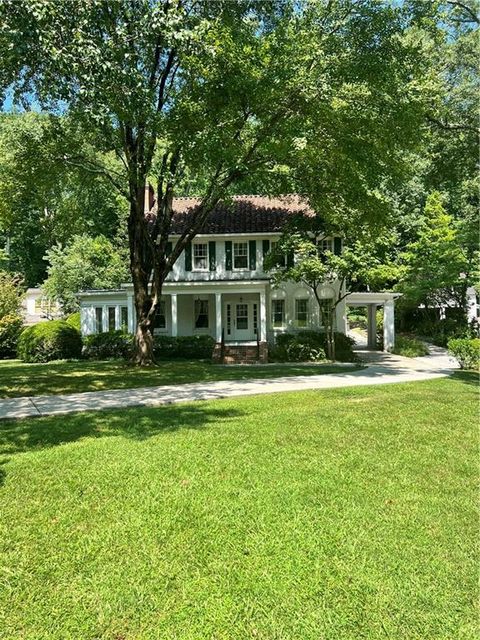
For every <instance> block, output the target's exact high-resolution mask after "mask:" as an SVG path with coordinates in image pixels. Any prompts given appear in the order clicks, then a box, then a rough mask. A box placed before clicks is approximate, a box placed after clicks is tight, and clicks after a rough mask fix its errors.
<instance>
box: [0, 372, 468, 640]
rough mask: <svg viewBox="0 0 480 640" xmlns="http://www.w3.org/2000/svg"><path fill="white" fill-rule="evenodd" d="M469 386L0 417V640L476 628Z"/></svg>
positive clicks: (389, 633)
mask: <svg viewBox="0 0 480 640" xmlns="http://www.w3.org/2000/svg"><path fill="white" fill-rule="evenodd" d="M186 366H187V365H186ZM188 366H191V365H188ZM185 375H186V376H188V372H186V373H185ZM92 376H93V371H92ZM32 384H34V382H32ZM130 385H131V382H129V384H128V386H130ZM476 391H477V389H476V378H475V376H474V375H472V376H470V375H469V374H466V373H458V374H455V376H454V377H452V378H444V379H439V380H434V381H428V382H420V383H408V384H397V385H386V386H377V387H368V388H361V387H357V388H348V389H337V390H331V391H328V392H316V391H309V392H302V393H287V394H279V395H275V396H257V397H249V398H241V399H235V400H218V401H213V402H199V403H195V404H183V405H176V406H169V407H162V408H158V409H146V408H142V409H130V410H123V411H115V412H102V413H100V412H98V413H95V412H92V413H86V414H77V415H71V416H66V417H60V418H59V417H56V418H41V419H33V420H22V421H11V422H2V423H0V456H1V458H0V460H1V461H2V464H1V466H0V469H1V471H0V474H1V475H0V477H1V479H2V481H3V486H1V487H0V548H1V562H0V566H1V577H0V598H1V604H0V638H5V639H8V640H14V639H15V640H20V639H22V640H31V639H35V640H47V639H48V640H70V639H71V640H74V639H75V640H78V639H80V638H81V639H82V640H94V639H95V640H96V639H100V638H101V639H108V640H159V639H164V638H165V639H168V640H170V639H172V640H173V639H179V640H203V639H205V640H207V639H209V640H210V639H212V638H215V639H222V640H237V639H238V640H245V639H248V638H252V639H255V640H258V639H261V640H274V639H276V640H294V639H295V640H297V639H301V640H320V639H322V640H347V639H348V640H354V639H355V640H357V639H360V638H365V639H368V640H376V639H382V640H384V639H385V638H390V639H396V640H414V639H415V640H417V639H420V638H421V639H424V638H425V639H430V638H432V639H433V638H445V639H447V638H463V639H470V638H472V639H473V638H475V637H478V636H477V631H478V630H477V628H476V622H475V621H476V619H477V618H476V616H475V611H474V607H475V605H474V603H475V601H476V599H477V598H476V596H477V577H478V576H477V567H478V539H479V530H478V529H479V527H478V512H477V497H478V496H477V487H478V484H477V482H478V457H477V455H478V434H477V393H476Z"/></svg>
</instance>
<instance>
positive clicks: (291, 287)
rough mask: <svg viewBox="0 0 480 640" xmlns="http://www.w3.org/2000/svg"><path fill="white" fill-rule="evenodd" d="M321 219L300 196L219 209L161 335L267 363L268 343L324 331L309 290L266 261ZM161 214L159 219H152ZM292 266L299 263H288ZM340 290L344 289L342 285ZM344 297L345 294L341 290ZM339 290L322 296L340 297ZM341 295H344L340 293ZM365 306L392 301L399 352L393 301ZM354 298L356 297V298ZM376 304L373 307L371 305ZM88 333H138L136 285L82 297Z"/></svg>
mask: <svg viewBox="0 0 480 640" xmlns="http://www.w3.org/2000/svg"><path fill="white" fill-rule="evenodd" d="M198 202H199V201H198V199H195V198H177V199H175V200H174V202H173V210H174V215H173V223H172V232H171V234H170V242H171V244H170V243H169V244H170V247H169V249H170V250H171V247H172V246H174V244H175V239H176V238H178V236H179V234H180V233H181V232H182V230H183V229H184V228H185V225H186V224H187V223H188V220H189V216H190V215H191V212H192V210H193V209H194V208H195V206H196V205H198ZM299 213H303V214H304V215H314V212H313V211H312V210H311V209H309V208H308V206H306V205H305V203H303V202H302V201H301V200H300V199H299V198H298V197H296V196H285V197H282V198H267V197H261V196H235V197H233V201H232V202H231V203H219V204H218V205H217V206H216V208H215V209H214V211H213V212H212V214H211V215H210V217H209V219H208V220H207V222H206V224H205V225H204V228H203V230H202V233H199V234H198V235H197V236H196V237H195V239H194V240H193V242H192V243H191V244H190V245H189V246H188V247H187V249H186V250H185V251H184V252H183V253H182V255H181V256H180V258H179V259H178V260H177V262H176V263H175V265H174V267H173V271H172V273H170V274H169V276H168V278H167V280H166V282H165V284H164V286H163V298H162V301H161V303H160V305H159V307H158V312H157V315H156V320H155V329H154V333H155V334H160V335H169V336H190V335H203V334H207V335H210V336H212V337H213V338H214V339H215V341H216V343H217V345H218V346H220V345H222V349H224V348H225V347H224V345H225V346H226V347H227V348H230V349H231V352H232V353H233V352H234V351H235V349H232V348H233V347H237V351H238V348H240V349H241V348H244V349H247V348H249V347H250V348H252V347H256V349H257V355H258V356H259V359H260V360H265V359H266V357H267V344H268V343H271V344H272V343H273V342H274V339H275V336H276V335H277V334H278V333H281V332H285V331H298V330H304V329H319V328H321V319H320V317H319V310H318V305H317V303H316V301H315V298H314V297H313V294H312V292H311V291H310V290H309V289H308V288H307V287H306V286H302V285H301V284H296V283H292V282H285V283H283V284H282V285H281V286H278V287H274V286H273V285H272V282H271V276H270V274H269V273H268V272H266V271H265V270H264V266H263V264H264V259H265V256H266V255H267V253H268V252H269V251H270V250H271V248H272V247H273V245H274V243H275V242H277V241H278V239H279V237H280V235H281V232H282V228H283V226H284V225H285V223H286V221H287V220H288V218H289V217H290V216H291V215H292V214H299ZM147 215H154V213H153V214H152V213H147ZM323 248H324V249H325V250H327V249H329V250H331V251H334V252H341V250H342V242H341V239H340V238H339V237H334V238H328V239H325V241H324V242H323ZM285 259H286V260H292V259H294V256H286V257H285ZM337 287H338V285H337ZM337 291H338V289H337ZM333 293H334V291H333V290H332V288H331V287H328V286H325V287H323V288H322V292H321V295H323V296H324V297H326V298H328V297H332V294H333ZM335 293H336V292H335ZM355 295H357V294H350V295H349V296H348V297H347V299H346V300H344V301H343V302H342V303H340V304H339V305H338V307H337V312H336V329H337V331H341V332H343V333H345V331H346V317H345V315H346V313H345V304H346V303H347V302H348V304H349V305H350V304H355V303H356V302H355ZM358 295H360V296H361V300H360V302H361V303H362V304H363V305H365V304H371V305H372V306H375V310H376V306H377V305H379V304H380V305H382V304H384V303H385V302H386V303H387V304H385V312H386V313H387V321H386V322H385V325H386V327H387V329H386V331H387V335H386V341H385V344H386V348H387V349H389V348H391V347H392V346H393V297H392V294H381V293H377V294H358ZM352 296H353V298H352ZM365 296H367V298H369V296H370V298H369V299H368V300H367V299H366V298H365ZM79 300H80V311H81V329H82V333H83V334H91V333H99V332H102V331H109V330H114V329H120V328H123V329H125V330H127V331H129V332H131V333H133V332H134V330H135V317H134V303H133V285H131V284H125V285H123V286H122V287H121V288H119V289H117V290H114V291H113V290H103V291H98V290H89V291H83V292H81V293H79Z"/></svg>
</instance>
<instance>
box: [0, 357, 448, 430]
mask: <svg viewBox="0 0 480 640" xmlns="http://www.w3.org/2000/svg"><path fill="white" fill-rule="evenodd" d="M431 351H432V353H431V355H430V356H427V357H423V358H402V357H401V356H395V355H392V354H388V353H382V352H378V351H367V350H359V351H358V352H357V353H358V355H359V356H360V357H361V359H362V360H363V361H364V362H365V363H366V364H367V367H366V368H365V369H362V370H356V371H352V372H351V373H349V372H346V373H336V374H329V375H319V376H292V377H283V378H282V377H280V378H270V379H268V380H247V381H246V380H237V381H235V380H228V381H219V382H205V383H197V382H196V383H192V384H184V385H179V386H161V387H144V388H140V389H128V390H125V389H113V390H111V391H89V392H86V393H72V394H69V395H57V396H36V397H32V398H25V397H24V398H9V399H6V400H0V420H2V419H7V418H27V417H36V416H47V415H57V414H58V415H60V414H66V413H75V412H79V411H93V410H98V409H119V408H122V407H135V406H158V405H162V404H172V403H177V402H188V401H192V400H214V399H218V398H225V397H229V398H231V397H235V396H246V395H256V394H264V393H280V392H285V391H304V390H306V389H319V390H320V389H335V388H339V387H357V386H365V385H372V384H392V383H395V382H414V381H418V380H430V379H432V378H441V377H444V376H447V375H449V374H450V373H451V372H452V370H454V369H456V368H457V367H458V365H457V364H456V362H454V361H453V360H452V359H451V358H449V357H448V355H447V354H446V352H445V350H443V349H440V348H438V347H432V349H431ZM266 366H268V365H266Z"/></svg>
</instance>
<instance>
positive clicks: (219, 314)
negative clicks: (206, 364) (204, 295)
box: [215, 293, 222, 343]
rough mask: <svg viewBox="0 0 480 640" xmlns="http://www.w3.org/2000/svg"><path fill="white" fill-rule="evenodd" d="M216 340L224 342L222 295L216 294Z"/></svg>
mask: <svg viewBox="0 0 480 640" xmlns="http://www.w3.org/2000/svg"><path fill="white" fill-rule="evenodd" d="M215 340H216V342H217V343H219V342H221V341H222V294H221V293H216V294H215Z"/></svg>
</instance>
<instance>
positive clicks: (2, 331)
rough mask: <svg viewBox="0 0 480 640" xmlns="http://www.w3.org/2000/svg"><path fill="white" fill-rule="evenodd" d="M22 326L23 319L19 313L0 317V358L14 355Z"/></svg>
mask: <svg viewBox="0 0 480 640" xmlns="http://www.w3.org/2000/svg"><path fill="white" fill-rule="evenodd" d="M22 327H23V319H22V317H21V316H19V315H16V314H13V313H10V314H7V315H6V316H3V318H0V359H4V358H14V357H15V355H16V353H17V344H18V338H19V337H20V333H21V332H22Z"/></svg>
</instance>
